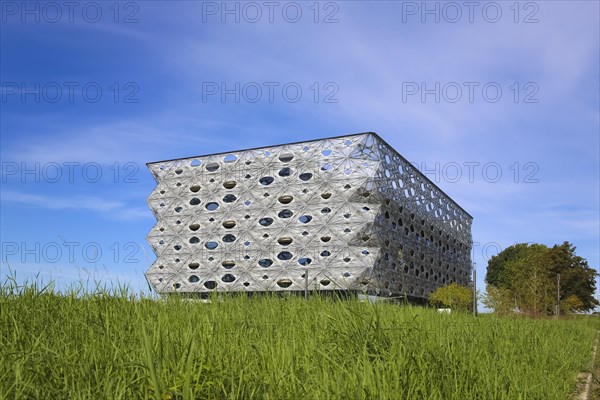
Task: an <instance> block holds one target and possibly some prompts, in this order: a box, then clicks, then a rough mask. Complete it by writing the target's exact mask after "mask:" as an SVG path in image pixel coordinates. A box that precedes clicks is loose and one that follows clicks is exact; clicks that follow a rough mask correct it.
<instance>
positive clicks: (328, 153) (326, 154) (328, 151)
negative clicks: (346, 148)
mask: <svg viewBox="0 0 600 400" xmlns="http://www.w3.org/2000/svg"><path fill="white" fill-rule="evenodd" d="M321 154H323V155H324V156H325V157H327V156H330V155H331V150H330V149H325V150H323V151H322V152H321Z"/></svg>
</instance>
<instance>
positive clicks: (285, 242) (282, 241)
mask: <svg viewBox="0 0 600 400" xmlns="http://www.w3.org/2000/svg"><path fill="white" fill-rule="evenodd" d="M293 241H294V239H292V238H291V237H289V236H284V237H281V238H279V239H277V243H279V244H280V245H282V246H288V245H290V244H291V243H292V242H293Z"/></svg>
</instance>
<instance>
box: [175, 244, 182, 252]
mask: <svg viewBox="0 0 600 400" xmlns="http://www.w3.org/2000/svg"><path fill="white" fill-rule="evenodd" d="M173 248H174V249H175V250H177V251H179V250H181V245H180V244H176V245H175V246H173Z"/></svg>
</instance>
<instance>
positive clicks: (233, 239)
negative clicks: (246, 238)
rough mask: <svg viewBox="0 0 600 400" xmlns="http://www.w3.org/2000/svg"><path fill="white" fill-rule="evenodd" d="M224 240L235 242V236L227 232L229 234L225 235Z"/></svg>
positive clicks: (225, 241)
mask: <svg viewBox="0 0 600 400" xmlns="http://www.w3.org/2000/svg"><path fill="white" fill-rule="evenodd" d="M223 242H224V243H233V242H235V236H234V235H232V234H227V235H225V236H223Z"/></svg>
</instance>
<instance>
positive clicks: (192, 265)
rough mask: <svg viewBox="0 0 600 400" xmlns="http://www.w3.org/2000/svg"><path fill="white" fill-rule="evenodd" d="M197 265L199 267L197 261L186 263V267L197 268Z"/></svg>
mask: <svg viewBox="0 0 600 400" xmlns="http://www.w3.org/2000/svg"><path fill="white" fill-rule="evenodd" d="M198 267H200V264H199V263H197V262H193V263H189V264H188V268H189V269H198Z"/></svg>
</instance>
